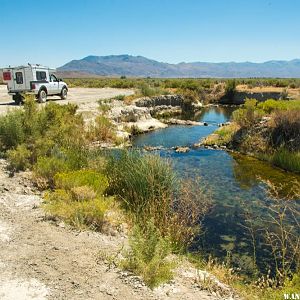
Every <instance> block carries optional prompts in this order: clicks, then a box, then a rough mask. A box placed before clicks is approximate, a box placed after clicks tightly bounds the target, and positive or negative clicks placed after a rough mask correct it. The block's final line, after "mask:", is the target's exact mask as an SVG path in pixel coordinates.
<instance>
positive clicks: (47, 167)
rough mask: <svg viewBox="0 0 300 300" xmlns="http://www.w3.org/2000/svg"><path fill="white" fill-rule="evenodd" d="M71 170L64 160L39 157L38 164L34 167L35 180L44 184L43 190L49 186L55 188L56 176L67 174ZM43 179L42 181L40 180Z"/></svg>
mask: <svg viewBox="0 0 300 300" xmlns="http://www.w3.org/2000/svg"><path fill="white" fill-rule="evenodd" d="M69 169H70V167H69V166H68V164H67V162H66V161H65V160H64V159H61V158H58V157H55V156H52V157H38V159H37V162H36V164H35V165H34V167H33V171H34V174H35V180H36V182H37V183H38V182H39V181H40V182H42V183H43V185H42V186H40V187H42V188H45V187H47V185H49V186H51V187H53V185H54V176H55V175H56V174H57V173H58V172H66V171H68V170H69ZM40 179H42V180H40Z"/></svg>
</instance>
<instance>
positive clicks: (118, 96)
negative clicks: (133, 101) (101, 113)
mask: <svg viewBox="0 0 300 300" xmlns="http://www.w3.org/2000/svg"><path fill="white" fill-rule="evenodd" d="M114 99H116V100H120V101H123V100H124V99H125V95H117V96H115V97H114Z"/></svg>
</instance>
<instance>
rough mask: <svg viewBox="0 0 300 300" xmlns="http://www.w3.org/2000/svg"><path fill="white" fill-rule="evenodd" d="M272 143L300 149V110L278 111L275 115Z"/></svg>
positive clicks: (291, 148) (296, 149)
mask: <svg viewBox="0 0 300 300" xmlns="http://www.w3.org/2000/svg"><path fill="white" fill-rule="evenodd" d="M273 120H274V128H273V131H272V143H273V145H274V146H275V147H277V148H278V147H281V146H284V147H286V148H287V149H288V150H290V151H299V150H300V110H288V111H277V112H276V113H275V114H274V116H273Z"/></svg>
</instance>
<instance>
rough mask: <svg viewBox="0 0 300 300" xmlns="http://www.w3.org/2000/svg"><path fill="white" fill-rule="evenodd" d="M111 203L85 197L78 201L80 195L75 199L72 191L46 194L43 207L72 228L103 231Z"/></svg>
mask: <svg viewBox="0 0 300 300" xmlns="http://www.w3.org/2000/svg"><path fill="white" fill-rule="evenodd" d="M77 191H78V190H77ZM85 196H86V194H85ZM89 196H90V195H89ZM81 197H83V195H81ZM111 201H112V200H111V199H104V198H94V199H84V197H83V198H82V199H80V201H78V194H77V195H76V196H75V197H74V193H71V192H70V191H66V190H55V191H54V192H50V193H48V194H46V196H45V203H44V205H43V207H44V209H45V211H46V212H47V213H49V214H50V215H52V216H54V217H57V218H59V219H61V220H63V221H64V222H66V223H67V224H70V225H71V226H74V227H76V228H79V229H87V228H88V229H92V230H97V231H101V229H102V227H103V225H104V223H105V212H106V211H107V209H108V208H109V205H110V203H111Z"/></svg>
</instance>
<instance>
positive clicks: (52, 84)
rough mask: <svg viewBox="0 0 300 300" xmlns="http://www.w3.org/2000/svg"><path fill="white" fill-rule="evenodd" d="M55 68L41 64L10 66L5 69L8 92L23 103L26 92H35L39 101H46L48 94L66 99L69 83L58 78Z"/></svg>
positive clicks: (4, 74)
mask: <svg viewBox="0 0 300 300" xmlns="http://www.w3.org/2000/svg"><path fill="white" fill-rule="evenodd" d="M54 71H55V70H53V69H49V68H47V67H43V66H41V65H31V64H28V66H20V67H13V68H11V67H9V68H5V69H3V82H4V83H6V84H7V90H8V94H9V95H12V98H13V100H14V101H15V102H16V103H18V104H19V103H21V102H22V101H23V99H24V94H34V95H35V96H36V98H37V99H38V101H39V102H46V101H47V96H50V95H57V96H60V97H61V99H66V98H67V94H68V85H67V84H66V83H65V82H63V81H62V79H59V78H57V77H56V76H55V75H54V74H53V72H54Z"/></svg>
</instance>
